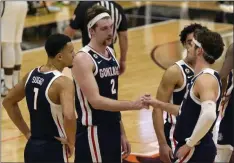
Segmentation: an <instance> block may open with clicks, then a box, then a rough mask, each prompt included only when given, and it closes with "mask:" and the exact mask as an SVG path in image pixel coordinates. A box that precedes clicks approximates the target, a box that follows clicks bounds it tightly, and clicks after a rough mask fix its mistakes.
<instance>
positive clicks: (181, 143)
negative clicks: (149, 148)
mask: <svg viewBox="0 0 234 163" xmlns="http://www.w3.org/2000/svg"><path fill="white" fill-rule="evenodd" d="M223 49H224V44H223V40H222V37H221V36H220V35H219V34H218V33H216V32H212V31H209V30H208V29H207V28H202V29H200V30H196V31H195V32H194V38H193V41H192V46H190V47H189V48H188V53H189V54H191V55H193V56H194V57H196V62H195V67H194V72H195V76H194V78H193V79H192V81H191V83H189V85H188V90H187V92H186V93H185V96H184V100H183V102H182V104H181V107H180V106H179V105H173V104H170V103H165V102H162V101H159V100H157V99H152V98H150V97H148V98H146V97H144V98H146V99H145V103H146V104H150V105H152V106H153V107H154V108H161V109H163V110H165V111H168V112H169V113H171V114H174V115H177V116H178V117H177V122H176V127H175V132H174V138H175V141H177V146H176V149H175V152H174V153H175V154H174V157H175V158H176V159H177V161H180V162H207V163H213V162H214V160H215V155H216V147H215V144H214V141H213V138H212V130H213V126H214V124H215V121H216V119H217V116H218V107H219V104H220V101H221V92H222V88H221V81H220V77H219V74H218V72H216V71H215V70H213V69H211V68H210V67H211V65H212V64H213V63H214V62H215V60H217V59H218V58H219V57H220V56H221V55H222V52H223Z"/></svg>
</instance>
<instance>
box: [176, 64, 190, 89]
mask: <svg viewBox="0 0 234 163" xmlns="http://www.w3.org/2000/svg"><path fill="white" fill-rule="evenodd" d="M176 65H177V66H178V67H179V69H180V71H181V73H182V75H183V85H182V86H181V87H180V88H176V89H175V90H174V91H173V92H179V91H181V90H183V89H184V88H185V87H186V81H187V79H186V75H185V74H184V71H183V67H182V66H181V65H180V64H179V63H177V62H176Z"/></svg>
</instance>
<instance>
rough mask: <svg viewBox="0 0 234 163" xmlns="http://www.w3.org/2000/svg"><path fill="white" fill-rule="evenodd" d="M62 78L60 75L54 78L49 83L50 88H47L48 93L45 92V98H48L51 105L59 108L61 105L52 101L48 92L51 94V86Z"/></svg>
mask: <svg viewBox="0 0 234 163" xmlns="http://www.w3.org/2000/svg"><path fill="white" fill-rule="evenodd" d="M60 76H62V75H61V74H59V75H56V76H54V77H53V78H52V80H51V81H50V82H49V84H48V86H47V88H46V91H45V96H46V99H47V101H48V102H49V103H50V105H53V106H57V107H58V106H60V105H59V104H55V103H54V102H52V101H51V99H50V97H49V94H48V92H49V89H50V86H51V85H52V84H53V82H54V81H55V80H56V79H57V78H58V77H60Z"/></svg>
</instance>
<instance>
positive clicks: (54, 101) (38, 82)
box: [3, 34, 76, 163]
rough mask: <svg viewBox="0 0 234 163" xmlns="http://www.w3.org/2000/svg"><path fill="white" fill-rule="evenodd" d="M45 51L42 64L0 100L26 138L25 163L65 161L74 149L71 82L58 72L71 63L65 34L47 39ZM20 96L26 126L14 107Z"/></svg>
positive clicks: (16, 106) (70, 47)
mask: <svg viewBox="0 0 234 163" xmlns="http://www.w3.org/2000/svg"><path fill="white" fill-rule="evenodd" d="M45 50H46V52H47V55H48V61H47V63H46V65H44V66H40V67H37V68H34V69H33V70H32V71H30V72H29V73H27V74H26V75H25V76H24V77H23V79H22V80H21V81H20V82H19V83H18V84H17V85H16V86H15V87H14V88H13V89H12V90H11V91H10V92H9V94H8V95H7V96H6V98H5V99H4V101H3V106H4V108H5V109H6V111H7V113H8V115H9V117H10V118H11V120H12V121H13V122H14V124H15V125H16V126H17V127H18V129H19V130H20V131H21V132H22V133H23V134H24V136H25V137H26V138H27V139H28V142H27V144H26V147H25V151H24V161H25V162H26V163H31V162H56V163H58V162H60V163H61V162H68V157H70V156H71V155H72V153H73V151H74V144H75V132H76V117H75V108H74V102H73V101H74V85H73V82H72V80H71V79H69V78H68V77H66V76H63V75H62V73H61V72H62V71H63V69H64V68H65V67H71V66H72V60H73V57H74V47H73V44H72V42H71V39H70V38H69V37H68V36H65V35H62V34H54V35H51V36H49V38H48V39H47V41H46V43H45ZM24 97H26V102H27V106H28V110H29V114H30V129H29V127H28V126H27V124H26V122H25V121H24V119H23V117H22V114H21V112H20V109H19V106H18V102H20V101H21V100H22V99H23V98H24Z"/></svg>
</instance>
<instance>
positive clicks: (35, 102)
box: [34, 88, 39, 110]
mask: <svg viewBox="0 0 234 163" xmlns="http://www.w3.org/2000/svg"><path fill="white" fill-rule="evenodd" d="M38 91H39V89H38V88H34V110H37V96H38Z"/></svg>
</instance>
